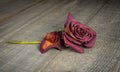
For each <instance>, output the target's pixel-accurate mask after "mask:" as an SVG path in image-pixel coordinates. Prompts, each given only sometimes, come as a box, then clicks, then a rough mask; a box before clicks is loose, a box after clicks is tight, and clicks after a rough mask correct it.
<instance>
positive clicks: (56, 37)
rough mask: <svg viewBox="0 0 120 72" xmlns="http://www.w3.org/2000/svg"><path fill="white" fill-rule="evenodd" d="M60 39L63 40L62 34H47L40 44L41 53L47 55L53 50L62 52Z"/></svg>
mask: <svg viewBox="0 0 120 72" xmlns="http://www.w3.org/2000/svg"><path fill="white" fill-rule="evenodd" d="M60 38H61V32H50V33H47V35H46V36H45V38H44V39H43V40H42V42H41V44H40V52H41V53H45V52H46V51H48V50H49V49H51V48H56V49H58V50H61V44H60Z"/></svg>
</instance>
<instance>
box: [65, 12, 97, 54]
mask: <svg viewBox="0 0 120 72" xmlns="http://www.w3.org/2000/svg"><path fill="white" fill-rule="evenodd" d="M64 27H65V31H64V32H63V37H64V42H65V44H66V45H67V46H69V47H71V48H72V49H74V50H76V51H78V52H80V53H83V52H84V49H83V47H88V48H91V47H93V45H94V44H95V41H96V32H95V31H94V30H92V29H91V28H90V27H88V26H86V25H84V24H82V23H80V22H78V21H77V20H76V19H75V18H74V17H73V16H72V14H71V13H69V14H68V18H67V21H66V23H65V26H64Z"/></svg>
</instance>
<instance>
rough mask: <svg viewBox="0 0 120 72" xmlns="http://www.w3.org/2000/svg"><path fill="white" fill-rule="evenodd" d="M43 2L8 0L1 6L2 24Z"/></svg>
mask: <svg viewBox="0 0 120 72" xmlns="http://www.w3.org/2000/svg"><path fill="white" fill-rule="evenodd" d="M40 1H41V0H10V1H9V0H8V1H6V2H5V1H3V2H1V1H0V2H1V3H0V4H1V5H0V23H1V22H4V21H6V20H8V19H9V18H11V17H13V16H15V15H17V14H19V13H20V12H22V11H23V10H25V9H27V8H29V7H31V6H33V5H35V4H37V3H39V2H40Z"/></svg>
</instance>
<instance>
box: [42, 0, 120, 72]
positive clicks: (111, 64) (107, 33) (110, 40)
mask: <svg viewBox="0 0 120 72" xmlns="http://www.w3.org/2000/svg"><path fill="white" fill-rule="evenodd" d="M94 5H95V4H94ZM98 5H99V4H98ZM95 6H97V5H95ZM88 8H89V7H88ZM119 12H120V6H119V0H111V1H108V3H107V4H105V5H104V6H103V8H101V10H100V11H99V12H97V13H96V15H95V16H93V19H91V20H88V21H89V22H86V23H88V24H87V25H89V26H90V27H92V28H93V29H94V30H95V31H96V32H97V41H96V44H95V46H94V47H93V48H92V49H86V50H85V53H84V54H79V53H76V52H74V51H73V50H71V49H65V50H63V51H62V52H59V53H58V54H57V55H56V57H55V58H54V59H53V60H52V61H51V62H50V63H49V64H48V65H46V66H45V67H44V68H43V69H42V70H40V72H41V71H43V72H108V71H111V72H119V70H120V64H119V58H120V49H119V48H120V47H119V44H120V37H119V35H120V28H119V27H120V24H119V20H120V13H119ZM86 15H87V13H86ZM112 69H113V70H112Z"/></svg>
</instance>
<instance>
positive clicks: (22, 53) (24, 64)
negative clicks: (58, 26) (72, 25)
mask: <svg viewBox="0 0 120 72" xmlns="http://www.w3.org/2000/svg"><path fill="white" fill-rule="evenodd" d="M57 3H58V4H56V2H51V5H52V6H55V7H53V8H52V9H49V10H48V11H47V12H44V14H45V15H47V16H49V12H50V13H51V12H53V11H52V10H56V9H57V8H59V7H64V4H69V3H71V2H70V1H69V2H67V1H63V2H57ZM71 4H72V3H71ZM71 4H70V5H68V6H70V7H71ZM66 9H67V8H66ZM46 13H47V14H46ZM44 14H43V15H40V17H39V18H41V16H44ZM43 18H46V17H43ZM36 21H37V20H35V21H34V20H33V22H32V23H31V22H30V23H29V24H31V25H29V26H27V27H25V28H22V29H21V30H20V31H19V32H16V33H15V34H14V35H12V36H10V37H8V38H7V39H18V40H21V39H24V40H32V39H33V40H35V39H36V40H39V39H40V37H41V36H43V35H45V33H46V31H43V30H42V28H43V26H44V25H45V22H48V21H50V19H49V20H48V21H46V20H45V19H40V20H38V21H39V23H40V22H41V23H40V24H39V23H36ZM34 22H35V23H34ZM49 23H50V24H53V22H49ZM34 25H35V26H34ZM53 25H54V24H53ZM33 26H34V27H33ZM47 29H50V30H54V28H52V29H51V28H50V27H47ZM41 30H42V32H41ZM26 38H27V39H26ZM28 38H29V39H28ZM4 41H6V39H4ZM4 41H2V42H1V50H0V51H1V52H0V55H1V56H0V57H1V60H2V61H3V62H4V64H2V65H1V68H0V69H1V71H8V72H14V71H17V72H19V71H20V72H21V71H27V72H28V71H30V72H33V71H37V70H38V69H40V68H41V67H42V65H43V64H46V63H48V62H49V60H51V59H52V58H53V57H54V54H55V53H56V52H57V51H56V50H53V51H49V53H46V54H44V55H41V54H40V52H39V50H38V49H37V47H38V46H39V45H27V46H26V45H9V44H5V42H4ZM31 51H32V52H31ZM35 62H36V63H35Z"/></svg>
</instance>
